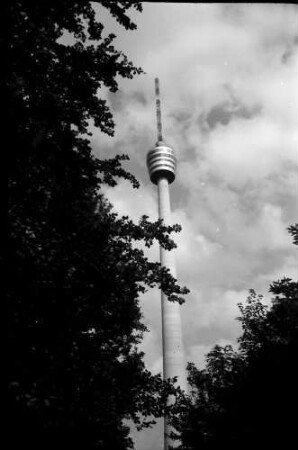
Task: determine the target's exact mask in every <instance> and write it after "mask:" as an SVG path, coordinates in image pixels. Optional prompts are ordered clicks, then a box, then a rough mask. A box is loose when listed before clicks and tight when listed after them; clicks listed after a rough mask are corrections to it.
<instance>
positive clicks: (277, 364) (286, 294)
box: [176, 224, 298, 450]
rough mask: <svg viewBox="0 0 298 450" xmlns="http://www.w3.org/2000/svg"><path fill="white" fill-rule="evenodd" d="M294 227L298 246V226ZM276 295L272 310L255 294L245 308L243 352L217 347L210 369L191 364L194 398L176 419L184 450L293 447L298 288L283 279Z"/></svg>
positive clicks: (274, 290) (209, 359)
mask: <svg viewBox="0 0 298 450" xmlns="http://www.w3.org/2000/svg"><path fill="white" fill-rule="evenodd" d="M288 230H289V232H290V233H291V234H292V236H293V238H294V243H295V244H296V245H297V236H298V224H296V225H293V226H291V227H289V229H288ZM269 291H270V292H271V293H272V294H273V295H274V297H273V299H272V305H271V307H267V306H266V305H264V304H263V302H262V295H257V294H256V292H255V291H254V290H251V291H250V295H249V297H248V299H247V304H246V305H243V304H239V308H240V312H241V316H240V317H239V318H238V320H240V322H241V324H242V330H243V332H242V335H241V336H240V338H239V339H238V342H239V349H238V350H233V348H232V347H231V346H225V347H220V346H218V345H217V346H215V347H214V348H213V349H212V350H211V351H210V352H209V353H208V355H207V364H206V368H205V369H203V370H198V369H197V368H196V367H195V366H194V365H193V364H189V367H188V370H189V382H190V385H191V387H192V395H191V397H190V398H187V399H184V404H183V403H182V406H183V407H182V406H181V405H180V411H183V414H182V415H180V417H178V418H177V417H176V427H177V430H178V431H180V433H181V438H182V446H181V449H185V450H186V449H187V450H190V449H218V448H219V447H223V448H230V449H235V450H236V449H239V448H242V449H249V448H253V447H254V448H271V447H275V446H280V447H282V448H291V447H292V445H293V442H295V439H296V417H295V412H294V411H295V408H296V404H297V400H298V388H297V376H298V370H297V364H296V359H297V351H298V283H297V282H294V281H292V280H291V279H289V278H283V279H282V280H279V281H276V282H273V283H272V284H271V286H270V290H269ZM178 410H179V409H178Z"/></svg>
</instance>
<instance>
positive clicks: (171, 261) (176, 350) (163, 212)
mask: <svg viewBox="0 0 298 450" xmlns="http://www.w3.org/2000/svg"><path fill="white" fill-rule="evenodd" d="M157 186H158V207H159V208H158V209H159V218H160V219H163V220H164V223H165V224H166V225H169V224H170V218H171V205H170V193H169V183H168V180H167V178H159V180H158V183H157ZM160 262H161V265H162V266H163V267H167V268H168V269H170V272H171V274H172V276H173V277H175V278H176V266H175V256H174V254H173V250H172V251H168V250H165V249H164V248H162V247H161V246H160ZM161 316H162V349H163V377H164V379H165V380H166V379H168V378H171V377H175V376H177V377H178V380H177V384H178V386H180V387H181V389H184V390H185V391H186V390H187V381H186V373H185V363H184V352H183V342H182V328H181V317H180V305H179V304H178V303H173V302H169V300H168V299H167V296H166V295H165V294H164V293H163V292H162V293H161ZM168 403H171V398H169V399H168ZM170 432H171V427H170V425H169V424H168V422H167V418H166V417H165V423H164V433H165V438H164V449H165V450H168V447H169V444H171V445H172V446H174V442H171V439H170V438H169V437H168V435H169V434H170Z"/></svg>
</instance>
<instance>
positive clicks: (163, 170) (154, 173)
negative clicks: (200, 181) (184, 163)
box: [147, 141, 177, 184]
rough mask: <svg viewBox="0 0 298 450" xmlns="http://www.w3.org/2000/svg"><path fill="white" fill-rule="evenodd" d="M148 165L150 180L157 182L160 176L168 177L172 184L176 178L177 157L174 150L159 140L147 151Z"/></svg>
mask: <svg viewBox="0 0 298 450" xmlns="http://www.w3.org/2000/svg"><path fill="white" fill-rule="evenodd" d="M147 167H148V171H149V176H150V180H151V181H152V183H154V184H157V183H158V180H159V179H160V178H166V179H167V180H168V183H169V184H171V183H173V181H174V180H175V176H176V167H177V158H176V154H175V152H174V150H173V149H172V148H171V147H168V146H167V145H165V144H164V143H163V142H162V141H158V142H157V144H156V146H155V147H154V148H153V149H152V150H149V152H148V153H147Z"/></svg>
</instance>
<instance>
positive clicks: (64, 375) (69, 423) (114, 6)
mask: <svg viewBox="0 0 298 450" xmlns="http://www.w3.org/2000/svg"><path fill="white" fill-rule="evenodd" d="M95 3H100V4H101V5H102V6H103V7H105V8H107V9H108V10H109V11H110V13H111V14H112V15H113V16H114V17H115V18H116V20H117V21H118V22H119V23H120V24H121V25H123V26H124V27H125V28H127V29H133V28H135V24H134V23H133V22H132V21H131V20H130V18H129V16H128V15H127V11H128V10H129V9H130V8H132V7H133V8H135V9H137V10H138V11H141V9H142V8H141V5H140V4H139V3H138V2H124V1H117V2H108V1H101V2H95ZM9 11H10V26H11V33H10V37H9V41H8V55H9V73H8V78H7V92H8V95H9V98H10V107H9V110H8V118H9V120H8V122H9V129H8V132H9V134H10V136H11V151H10V153H9V160H8V168H7V169H8V170H7V186H8V208H7V246H6V253H5V254H4V258H5V266H6V281H7V309H8V345H9V350H10V354H9V361H8V368H9V370H8V384H9V408H8V412H7V418H8V425H7V430H8V442H9V448H10V449H14V448H20V447H28V448H31V449H37V448H39V449H40V448H42V449H45V450H46V449H48V448H49V449H50V448H51V449H52V448H53V447H55V448H58V449H59V448H61V449H62V448H80V449H81V448H84V449H92V448H99V449H115V450H117V449H119V450H120V449H127V448H132V441H131V439H130V438H129V436H128V434H129V429H128V427H126V426H125V425H124V423H123V419H126V418H131V419H133V420H135V422H136V423H139V425H140V426H142V423H141V422H142V421H141V418H140V416H141V415H143V416H144V417H145V420H144V421H143V426H148V425H149V424H150V420H147V418H148V417H149V416H150V415H152V414H153V416H160V415H162V414H163V408H164V403H165V402H164V398H165V396H166V395H168V393H169V392H173V387H172V386H171V384H169V383H168V384H167V383H163V382H162V380H161V377H160V376H153V375H152V374H151V373H150V372H149V371H148V370H146V368H145V366H144V362H143V354H142V353H141V352H140V351H139V350H138V348H137V344H138V343H139V342H140V340H141V339H142V334H143V332H144V331H145V330H146V328H145V326H144V325H143V323H142V315H141V311H140V305H139V297H140V295H141V294H142V293H143V292H144V291H145V290H147V289H149V288H150V287H153V286H155V285H158V286H159V287H160V288H162V289H163V290H164V291H165V292H166V293H167V295H169V298H170V300H171V301H179V302H182V301H183V297H182V296H183V295H184V294H185V293H186V292H187V289H185V288H181V287H180V286H178V285H177V283H176V280H175V279H174V278H173V277H171V275H170V274H169V272H168V271H167V270H164V269H161V267H160V265H159V264H158V263H155V262H151V261H148V259H147V258H145V256H144V253H143V251H141V250H140V249H137V248H135V246H134V245H133V244H134V242H136V241H140V240H142V241H143V242H144V243H145V245H147V246H150V245H152V243H153V241H154V240H158V242H160V244H161V245H163V246H164V247H166V248H168V249H171V248H173V247H174V246H175V244H174V242H173V241H172V239H171V238H170V234H171V233H172V232H176V231H179V227H178V226H173V227H166V226H164V225H163V223H162V222H161V221H158V222H156V223H151V222H150V221H148V217H146V216H143V217H141V219H140V222H139V224H137V225H136V224H134V223H133V222H132V221H131V220H130V219H129V217H121V218H119V217H118V216H117V214H115V213H113V211H112V209H111V205H110V204H109V203H108V202H107V200H106V199H105V198H104V196H103V194H102V192H101V186H102V184H103V183H108V184H109V185H110V186H115V185H116V184H117V181H118V178H119V177H122V178H125V179H127V180H128V181H130V182H131V183H132V184H133V186H134V187H138V182H137V180H136V179H135V178H134V176H133V175H131V174H129V173H128V172H126V171H125V170H124V169H123V168H122V166H121V161H122V160H124V159H127V157H126V156H124V155H120V156H119V155H118V156H117V157H116V158H112V159H108V160H99V159H96V158H95V157H94V156H93V155H92V153H91V148H90V144H89V140H88V123H89V120H93V121H94V123H95V125H96V126H97V127H99V128H100V129H101V130H102V131H103V132H105V133H108V134H113V127H114V124H113V120H112V115H111V113H110V111H109V109H108V106H107V105H106V103H105V101H104V100H102V99H100V98H99V97H98V94H99V92H100V91H99V90H100V88H101V87H102V86H103V85H104V86H106V87H107V88H109V89H110V90H111V91H112V92H115V91H116V90H117V87H118V86H117V77H118V76H121V77H127V78H132V76H133V75H135V74H139V73H141V69H139V68H136V67H134V66H133V64H132V63H131V62H129V61H128V60H127V58H126V57H125V55H124V54H123V53H122V52H121V51H118V50H116V49H115V48H114V47H113V45H112V41H113V38H114V37H113V36H112V35H109V36H108V37H106V38H103V37H102V34H103V30H104V26H103V24H102V23H100V22H98V21H97V19H96V14H95V12H94V9H93V7H92V4H91V2H90V1H87V0H85V1H80V2H73V1H70V0H59V1H56V0H52V1H50V2H43V1H40V0H39V1H33V0H18V1H17V0H15V1H13V2H11V4H10V6H9ZM65 31H67V32H69V33H71V34H72V35H73V37H74V39H75V43H74V44H73V45H69V46H66V45H63V44H62V43H61V42H60V41H59V39H60V38H61V37H62V35H63V33H64V32H65Z"/></svg>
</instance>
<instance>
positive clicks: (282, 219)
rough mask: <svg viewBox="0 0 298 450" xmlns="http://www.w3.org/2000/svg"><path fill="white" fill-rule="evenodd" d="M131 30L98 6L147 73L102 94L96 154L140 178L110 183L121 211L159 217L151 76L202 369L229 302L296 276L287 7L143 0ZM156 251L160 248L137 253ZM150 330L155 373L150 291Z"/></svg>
mask: <svg viewBox="0 0 298 450" xmlns="http://www.w3.org/2000/svg"><path fill="white" fill-rule="evenodd" d="M143 7H144V11H143V13H142V14H139V13H134V14H132V17H134V19H135V21H136V22H137V24H138V29H137V30H136V31H130V32H128V31H125V30H122V29H121V28H120V27H119V26H118V25H117V23H116V22H115V21H114V19H112V18H110V17H108V15H107V14H106V13H105V12H104V11H102V10H101V9H99V8H98V7H97V12H98V16H99V18H100V19H101V20H103V21H104V23H105V24H106V26H107V28H106V29H107V31H110V32H115V33H116V35H117V39H116V40H115V45H116V46H117V48H121V49H122V50H123V51H124V52H125V53H126V54H127V56H128V57H129V59H131V60H132V61H133V62H134V63H135V64H136V65H139V66H141V67H142V68H143V69H144V70H145V72H146V74H145V75H141V76H138V77H136V78H134V79H133V80H124V81H121V80H120V85H119V87H120V90H119V92H118V93H117V94H114V95H110V94H107V93H104V92H103V93H102V94H103V95H105V97H106V98H107V100H108V102H109V105H110V107H111V109H112V112H113V115H114V118H115V122H116V132H115V136H114V137H113V138H109V137H107V136H104V135H103V134H101V133H100V132H99V131H98V130H95V129H94V128H92V131H93V137H92V145H93V149H94V153H95V154H96V155H98V156H99V157H110V156H113V155H115V154H117V153H127V154H128V155H129V156H130V162H129V163H127V164H126V167H127V168H128V169H129V170H131V171H132V172H133V173H134V174H135V175H136V176H137V178H138V179H139V180H140V182H141V188H140V189H139V190H138V191H136V190H134V189H132V187H131V186H130V185H129V183H128V182H121V183H120V184H119V186H118V187H117V188H113V189H108V190H107V195H108V197H109V199H110V201H111V202H112V204H113V205H114V207H115V210H116V211H118V212H119V213H120V214H130V216H131V217H132V218H133V219H134V220H136V221H137V220H138V218H139V217H140V216H141V215H142V214H147V215H148V216H149V217H150V218H152V219H153V220H154V219H156V218H157V192H156V187H155V186H154V185H152V184H151V183H150V181H149V177H148V174H147V168H146V163H145V161H146V153H147V151H148V150H149V149H150V148H151V147H152V146H154V144H155V142H156V122H155V103H154V78H155V77H159V79H160V84H161V99H162V116H163V129H164V138H165V141H166V143H167V144H168V145H170V146H172V147H173V148H174V149H175V150H176V151H177V156H178V161H179V162H178V172H177V178H176V181H175V183H174V184H173V185H172V186H171V201H172V212H173V214H172V217H173V222H174V223H179V224H181V225H182V232H181V233H180V234H179V235H177V237H176V242H177V244H178V248H177V250H176V251H175V255H176V262H177V273H178V277H179V282H180V283H181V284H182V285H187V286H188V287H189V289H190V290H191V294H190V295H188V297H187V300H186V303H185V304H184V305H183V306H182V307H181V313H182V320H183V338H184V345H185V355H186V362H187V361H193V362H195V364H196V365H197V366H198V367H203V366H204V355H205V354H206V353H207V352H208V351H209V350H210V349H211V348H212V346H214V345H215V344H222V345H223V344H226V343H232V344H235V342H236V339H237V337H238V336H239V334H240V327H239V324H238V322H237V321H236V320H235V317H236V316H237V315H238V308H237V303H239V302H245V299H246V297H247V295H248V289H250V288H254V289H256V291H257V292H258V293H261V294H264V295H265V296H266V298H267V299H268V301H269V299H270V295H269V294H268V287H269V284H270V282H272V281H273V280H277V279H278V278H279V277H283V276H289V277H292V278H294V279H296V277H297V275H296V272H297V262H296V254H295V249H294V247H293V245H292V244H291V238H290V236H289V235H288V233H287V231H286V228H287V226H289V225H290V224H292V223H294V222H295V221H297V203H296V190H297V162H296V161H297V42H298V38H297V7H296V6H294V5H282V4H228V3H225V4H192V3H189V4H187V3H183V4H182V3H181V4H178V3H144V4H143ZM149 256H150V257H151V258H154V259H156V260H157V259H158V257H159V253H158V248H157V247H156V246H155V247H154V248H152V249H151V250H150V251H149ZM141 307H142V310H143V314H144V321H145V323H146V324H147V325H148V327H149V329H150V332H149V333H147V334H146V336H145V338H144V343H143V346H142V349H143V350H144V351H145V353H146V363H147V365H148V367H149V368H150V369H151V370H152V371H153V372H155V373H156V372H159V371H161V370H162V359H161V317H160V293H159V291H158V290H156V291H154V290H153V291H151V292H148V293H147V294H145V295H144V297H143V298H142V299H141ZM136 442H137V449H138V450H158V448H161V432H160V427H158V426H157V427H156V428H155V429H153V430H151V431H146V432H144V433H142V434H139V435H138V437H137V438H136Z"/></svg>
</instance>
